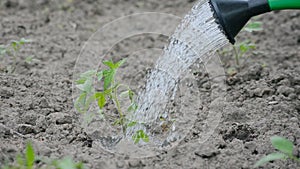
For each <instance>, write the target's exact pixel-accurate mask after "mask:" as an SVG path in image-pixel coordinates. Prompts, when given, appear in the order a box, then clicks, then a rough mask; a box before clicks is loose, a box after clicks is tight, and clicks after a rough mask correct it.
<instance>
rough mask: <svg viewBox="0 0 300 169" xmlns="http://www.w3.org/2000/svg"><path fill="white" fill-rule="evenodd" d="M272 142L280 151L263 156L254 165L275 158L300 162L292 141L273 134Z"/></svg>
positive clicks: (257, 165) (259, 164) (260, 164)
mask: <svg viewBox="0 0 300 169" xmlns="http://www.w3.org/2000/svg"><path fill="white" fill-rule="evenodd" d="M271 143H272V145H273V147H274V148H275V149H277V150H278V151H279V152H276V153H272V154H269V155H267V156H265V157H263V158H262V159H260V160H259V161H258V162H257V163H256V164H255V166H254V167H259V166H262V165H263V164H265V163H268V162H270V161H274V160H286V159H292V160H295V161H297V162H300V159H299V158H297V157H295V156H294V155H293V150H294V145H293V143H292V142H291V141H289V140H287V139H285V138H282V137H279V136H273V137H271Z"/></svg>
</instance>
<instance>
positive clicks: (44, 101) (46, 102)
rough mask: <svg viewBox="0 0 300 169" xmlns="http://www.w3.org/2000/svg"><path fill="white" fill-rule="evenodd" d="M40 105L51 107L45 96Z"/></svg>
mask: <svg viewBox="0 0 300 169" xmlns="http://www.w3.org/2000/svg"><path fill="white" fill-rule="evenodd" d="M40 107H41V108H49V102H48V101H47V100H46V99H45V98H43V99H42V100H41V102H40Z"/></svg>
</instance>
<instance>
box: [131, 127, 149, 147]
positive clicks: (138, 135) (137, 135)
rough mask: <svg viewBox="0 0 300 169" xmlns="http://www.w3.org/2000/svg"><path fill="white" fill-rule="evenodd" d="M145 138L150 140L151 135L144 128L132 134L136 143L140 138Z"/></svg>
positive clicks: (145, 140) (144, 139)
mask: <svg viewBox="0 0 300 169" xmlns="http://www.w3.org/2000/svg"><path fill="white" fill-rule="evenodd" d="M141 139H142V140H143V141H144V142H149V137H148V136H147V134H146V133H145V132H144V131H143V130H138V131H137V132H136V133H135V134H134V135H133V136H132V140H133V141H134V143H135V144H136V143H138V142H139V141H140V140H141Z"/></svg>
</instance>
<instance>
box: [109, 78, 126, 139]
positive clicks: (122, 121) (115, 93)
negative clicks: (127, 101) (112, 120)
mask: <svg viewBox="0 0 300 169" xmlns="http://www.w3.org/2000/svg"><path fill="white" fill-rule="evenodd" d="M114 85H115V82H114V83H113V84H112V86H114ZM118 87H119V86H116V87H115V88H114V89H113V94H112V96H113V97H112V99H113V101H114V103H115V105H116V108H117V111H118V113H119V116H120V123H121V125H122V130H123V134H124V135H125V133H126V128H125V126H124V114H123V113H122V109H121V104H120V102H119V99H118Z"/></svg>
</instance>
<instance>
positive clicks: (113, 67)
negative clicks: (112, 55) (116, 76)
mask: <svg viewBox="0 0 300 169" xmlns="http://www.w3.org/2000/svg"><path fill="white" fill-rule="evenodd" d="M102 63H103V64H104V65H106V66H108V67H109V68H110V69H115V64H114V62H113V61H103V62H102Z"/></svg>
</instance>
